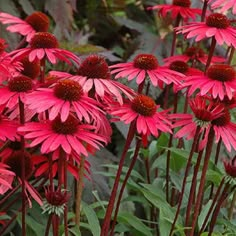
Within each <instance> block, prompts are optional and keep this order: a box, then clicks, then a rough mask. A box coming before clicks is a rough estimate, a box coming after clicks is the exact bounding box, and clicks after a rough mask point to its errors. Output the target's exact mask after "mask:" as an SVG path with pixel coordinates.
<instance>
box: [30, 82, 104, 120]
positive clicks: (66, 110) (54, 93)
mask: <svg viewBox="0 0 236 236" xmlns="http://www.w3.org/2000/svg"><path fill="white" fill-rule="evenodd" d="M26 103H27V104H28V105H29V108H30V109H32V110H36V111H37V112H38V113H41V112H44V111H46V110H47V111H48V112H49V120H54V119H55V118H56V117H57V116H58V115H59V114H60V117H61V120H62V122H64V121H65V120H66V119H67V118H68V116H69V114H70V112H75V114H76V116H77V117H78V119H79V120H81V121H82V120H83V119H84V120H85V121H86V122H88V123H90V122H91V120H95V119H99V117H100V114H101V113H103V111H102V110H101V109H100V108H99V106H100V104H99V103H98V102H96V101H95V100H94V99H92V98H89V97H88V96H87V95H86V94H85V93H84V91H83V88H82V86H81V85H80V83H79V82H77V81H75V80H70V79H63V80H60V81H58V82H57V83H55V84H54V85H53V87H51V88H39V89H37V90H36V91H34V92H32V93H31V94H30V95H29V96H27V101H26Z"/></svg>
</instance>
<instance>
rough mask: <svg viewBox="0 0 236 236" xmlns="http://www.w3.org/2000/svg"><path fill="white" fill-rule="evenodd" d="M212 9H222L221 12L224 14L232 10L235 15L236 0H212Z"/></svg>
mask: <svg viewBox="0 0 236 236" xmlns="http://www.w3.org/2000/svg"><path fill="white" fill-rule="evenodd" d="M208 3H210V4H211V3H212V5H211V8H212V9H216V8H220V9H219V12H221V13H224V12H226V11H228V10H230V9H231V8H232V12H233V14H236V0H210V1H209V2H208Z"/></svg>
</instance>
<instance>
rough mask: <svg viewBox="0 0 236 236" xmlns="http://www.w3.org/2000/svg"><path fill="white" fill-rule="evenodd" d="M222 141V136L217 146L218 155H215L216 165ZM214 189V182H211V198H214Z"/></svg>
mask: <svg viewBox="0 0 236 236" xmlns="http://www.w3.org/2000/svg"><path fill="white" fill-rule="evenodd" d="M221 143H222V139H221V138H220V140H219V142H218V143H217V147H216V155H215V163H214V164H215V165H217V163H218V160H219V155H220V147H221ZM213 191H214V183H212V184H211V190H210V196H209V199H211V198H212V195H213Z"/></svg>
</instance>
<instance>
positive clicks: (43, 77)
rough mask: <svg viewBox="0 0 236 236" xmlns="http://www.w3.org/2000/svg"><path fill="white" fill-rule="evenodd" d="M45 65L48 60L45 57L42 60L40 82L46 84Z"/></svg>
mask: <svg viewBox="0 0 236 236" xmlns="http://www.w3.org/2000/svg"><path fill="white" fill-rule="evenodd" d="M45 65H46V60H45V58H43V59H42V60H41V61H40V83H41V84H44V82H45V68H46V67H45Z"/></svg>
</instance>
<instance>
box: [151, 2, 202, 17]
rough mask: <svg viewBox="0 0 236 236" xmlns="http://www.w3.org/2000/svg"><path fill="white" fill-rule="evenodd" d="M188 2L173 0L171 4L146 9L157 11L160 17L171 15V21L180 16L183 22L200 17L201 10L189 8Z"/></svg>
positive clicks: (189, 3)
mask: <svg viewBox="0 0 236 236" xmlns="http://www.w3.org/2000/svg"><path fill="white" fill-rule="evenodd" d="M190 5H191V1H190V0H173V2H172V4H171V5H169V4H158V5H156V6H153V7H148V10H158V12H159V14H160V15H161V16H162V17H166V15H167V13H170V14H171V17H172V19H175V18H177V16H178V15H180V16H181V17H182V18H183V19H184V20H188V19H189V18H191V19H193V20H194V19H195V18H196V16H197V15H199V16H200V15H201V9H198V8H190Z"/></svg>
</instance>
